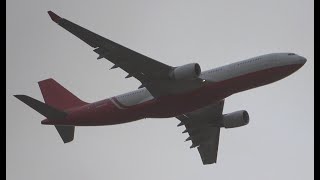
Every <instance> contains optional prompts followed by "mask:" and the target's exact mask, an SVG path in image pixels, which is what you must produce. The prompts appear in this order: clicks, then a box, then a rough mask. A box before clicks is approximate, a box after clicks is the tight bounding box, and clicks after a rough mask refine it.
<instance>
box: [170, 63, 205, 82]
mask: <svg viewBox="0 0 320 180" xmlns="http://www.w3.org/2000/svg"><path fill="white" fill-rule="evenodd" d="M200 74H201V68H200V65H199V64H198V63H190V64H186V65H183V66H179V67H176V68H175V69H174V70H173V71H172V72H171V74H170V77H171V78H172V79H174V80H182V79H192V78H196V77H199V75H200Z"/></svg>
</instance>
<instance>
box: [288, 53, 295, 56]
mask: <svg viewBox="0 0 320 180" xmlns="http://www.w3.org/2000/svg"><path fill="white" fill-rule="evenodd" d="M293 55H296V54H294V53H289V54H288V56H293Z"/></svg>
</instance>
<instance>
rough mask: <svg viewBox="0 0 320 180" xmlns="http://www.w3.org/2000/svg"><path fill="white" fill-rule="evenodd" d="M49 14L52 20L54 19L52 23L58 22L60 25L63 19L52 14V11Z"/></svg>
mask: <svg viewBox="0 0 320 180" xmlns="http://www.w3.org/2000/svg"><path fill="white" fill-rule="evenodd" d="M48 14H49V16H50V18H51V19H52V21H54V22H56V23H58V21H59V20H60V19H62V18H61V17H60V16H58V15H57V14H55V13H54V12H52V11H48Z"/></svg>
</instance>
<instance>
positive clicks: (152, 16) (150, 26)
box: [6, 0, 314, 180]
mask: <svg viewBox="0 0 320 180" xmlns="http://www.w3.org/2000/svg"><path fill="white" fill-rule="evenodd" d="M47 10H53V11H54V12H56V13H57V14H58V15H60V16H62V17H65V18H67V19H69V20H71V21H73V22H75V23H77V24H79V25H82V26H83V27H86V28H88V29H90V30H92V31H94V32H96V33H98V34H100V35H102V36H104V37H106V38H109V39H111V40H113V41H115V42H118V43H120V44H122V45H124V46H126V47H129V48H130V49H133V50H136V51H138V52H140V53H142V54H145V55H147V56H149V57H152V58H154V59H156V60H158V61H161V62H163V63H166V64H169V65H172V66H178V65H183V64H186V63H190V62H198V63H199V64H200V65H201V68H202V69H203V70H207V69H211V68H214V67H218V66H221V65H225V64H228V63H232V62H235V61H239V60H243V59H246V58H250V57H254V56H258V55H262V54H266V53H272V52H294V53H297V54H299V55H302V56H304V57H306V58H307V59H308V61H307V63H306V64H305V65H304V66H303V67H302V68H301V69H300V70H298V71H297V72H296V73H294V74H293V75H291V76H289V77H287V78H285V79H283V80H281V81H278V82H276V83H273V84H270V85H268V86H264V87H261V88H257V89H253V90H250V91H246V92H243V93H239V94H236V95H233V96H231V97H229V98H227V99H226V102H225V108H224V113H228V112H232V111H236V110H240V109H245V110H247V111H248V112H249V114H250V118H251V121H250V123H249V124H248V125H247V126H244V127H240V128H236V129H228V130H226V129H222V131H221V135H220V147H219V152H218V162H217V164H214V165H208V166H203V165H202V162H201V159H200V156H199V154H198V151H197V150H196V149H189V146H190V142H184V140H185V139H186V138H187V136H188V135H186V134H182V133H181V132H182V131H183V130H184V128H183V127H179V128H178V127H177V126H176V125H177V124H178V122H179V121H178V120H176V119H175V118H168V119H146V120H141V121H136V122H132V123H128V124H121V125H115V126H101V127H77V128H76V132H75V140H74V141H73V142H72V143H69V144H63V142H62V140H61V139H60V137H59V135H58V133H57V132H56V130H55V128H54V127H52V126H43V125H41V124H40V121H41V120H42V119H43V116H42V115H40V114H38V113H37V112H36V111H34V110H33V109H31V108H29V107H27V106H26V105H25V104H23V103H22V102H20V101H18V100H17V99H15V98H14V97H13V96H12V95H14V94H27V95H29V96H32V97H34V98H36V99H39V100H41V101H43V98H42V96H41V92H40V90H39V88H38V85H37V82H38V81H40V80H43V79H46V78H54V79H55V80H56V81H58V82H59V83H61V84H62V85H63V86H65V87H66V88H67V89H69V90H70V91H71V92H73V93H74V94H75V95H77V96H78V97H79V98H81V99H83V100H85V101H88V102H94V101H97V100H101V99H104V98H107V97H110V96H114V95H117V94H120V93H124V92H127V91H130V90H134V89H136V88H137V87H138V86H139V85H140V83H139V82H138V81H137V80H135V79H125V78H124V77H125V76H126V73H125V72H124V71H122V70H120V69H116V70H112V71H110V70H109V68H110V67H111V66H112V64H111V63H110V62H108V61H107V60H102V61H97V60H96V58H97V54H96V53H94V52H93V51H92V48H90V47H89V46H88V45H86V44H85V43H83V42H82V41H81V40H79V39H77V38H76V37H75V36H73V35H72V34H70V33H69V32H67V31H66V30H64V29H62V28H61V27H59V26H58V25H56V24H55V23H53V22H52V21H51V19H50V18H49V16H48V15H47V13H46V12H47ZM313 15H314V11H313V1H312V0H264V1H258V0H255V1H254V0H242V1H228V0H215V1H212V0H211V1H186V0H184V1H182V0H181V1H172V0H167V1H146V0H136V1H130V0H127V1H124V0H114V1H111V0H103V1H98V0H92V1H75V0H68V1H63V0H55V1H49V0H28V1H23V0H10V1H7V17H6V18H7V21H6V25H7V27H6V30H7V35H6V36H7V42H6V46H7V48H6V52H7V58H6V62H7V67H6V68H7V79H6V85H7V89H6V90H7V96H6V111H7V117H6V126H7V127H6V130H7V134H6V135H7V137H6V140H7V141H6V145H7V147H6V153H7V155H6V172H7V179H8V180H13V179H32V180H34V179H49V180H50V179H52V180H56V179H78V180H82V179H84V180H87V179H132V180H138V179H184V180H187V179H190V180H194V179H219V180H220V179H244V180H257V179H259V180H270V179H279V180H280V179H281V180H283V179H291V180H298V179H299V180H300V179H313V177H314V175H313V173H314V168H313V162H314V155H313V153H314V150H313V148H314V138H313V135H314V130H313V127H314V115H313V113H314V105H313V103H314V90H313V88H314V78H313V75H314V56H313V54H314V40H313V39H314V30H313V28H314V23H313V22H314V18H313Z"/></svg>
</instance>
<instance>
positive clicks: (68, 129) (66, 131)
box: [55, 125, 74, 143]
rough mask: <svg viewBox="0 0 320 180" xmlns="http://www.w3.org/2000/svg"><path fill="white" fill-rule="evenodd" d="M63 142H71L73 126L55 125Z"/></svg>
mask: <svg viewBox="0 0 320 180" xmlns="http://www.w3.org/2000/svg"><path fill="white" fill-rule="evenodd" d="M55 127H56V129H57V131H58V133H59V135H60V137H61V139H62V140H63V142H64V143H68V142H71V141H72V140H73V138H74V126H58V125H56V126H55Z"/></svg>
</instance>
